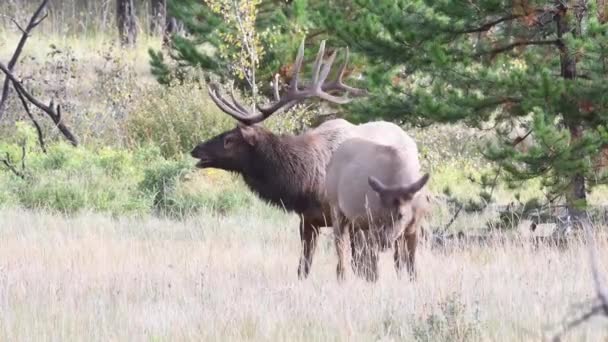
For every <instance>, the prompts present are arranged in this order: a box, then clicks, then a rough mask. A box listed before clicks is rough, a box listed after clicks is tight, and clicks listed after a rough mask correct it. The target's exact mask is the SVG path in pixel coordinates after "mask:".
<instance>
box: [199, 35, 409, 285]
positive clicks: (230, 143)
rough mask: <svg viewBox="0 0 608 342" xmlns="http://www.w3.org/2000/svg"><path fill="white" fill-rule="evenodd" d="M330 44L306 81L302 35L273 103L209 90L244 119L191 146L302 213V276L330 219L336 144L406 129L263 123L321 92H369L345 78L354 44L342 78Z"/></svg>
mask: <svg viewBox="0 0 608 342" xmlns="http://www.w3.org/2000/svg"><path fill="white" fill-rule="evenodd" d="M324 48H325V42H324V41H323V42H322V43H321V46H320V48H319V52H318V54H317V56H316V59H315V62H314V65H313V67H312V79H311V82H310V83H309V84H308V85H306V86H304V87H302V88H300V86H301V84H300V80H299V76H300V69H301V67H302V61H303V57H304V41H302V43H301V45H300V47H299V50H298V54H297V57H296V60H295V67H294V68H295V71H294V76H293V77H292V79H291V80H290V82H289V85H288V88H287V90H286V91H285V93H284V94H283V96H280V94H279V86H278V80H277V78H275V80H274V84H273V85H274V102H273V103H270V104H269V105H266V106H261V105H258V104H256V105H255V108H252V109H248V108H247V107H246V106H245V105H243V104H240V103H238V102H237V101H236V99H235V97H234V94H232V93H231V94H230V95H231V99H230V100H228V99H226V98H225V97H223V96H222V95H221V94H220V92H219V87H218V86H217V85H216V84H211V85H210V86H209V87H208V90H209V95H210V96H211V99H212V100H213V102H214V103H215V104H216V105H217V106H218V107H219V108H220V109H221V110H222V111H224V112H225V113H226V114H228V115H230V116H231V117H233V118H234V119H236V120H237V121H238V123H237V126H236V127H235V128H234V129H232V130H229V131H226V132H223V133H221V134H219V135H217V136H215V137H213V138H211V139H209V140H207V141H205V142H201V143H200V144H198V145H197V146H196V147H195V148H194V149H193V150H192V152H191V155H192V156H193V157H194V158H197V159H199V161H198V163H197V164H196V166H197V167H199V168H219V169H223V170H226V171H230V172H234V173H237V174H240V175H241V176H242V177H243V179H244V181H245V183H246V184H247V185H248V187H249V188H250V189H251V190H252V191H253V192H254V193H256V194H257V195H258V197H260V198H261V199H263V200H265V201H266V202H268V203H271V204H274V205H277V206H280V207H282V208H285V209H286V210H287V211H289V212H294V213H297V214H298V215H299V216H300V238H301V242H302V252H301V255H300V262H299V267H298V276H299V277H300V279H302V278H306V277H307V276H308V274H309V272H310V268H311V265H312V259H313V255H314V251H315V248H316V243H317V237H318V234H319V229H320V228H321V227H330V226H331V215H330V210H329V204H328V202H327V200H326V198H325V173H326V168H327V165H328V163H329V161H330V158H331V156H332V154H333V153H334V151H335V150H336V149H337V148H338V147H339V146H340V144H341V143H342V142H343V141H345V140H346V139H348V138H351V137H354V136H359V137H362V138H368V139H371V140H379V141H380V142H383V141H384V142H388V143H391V140H399V139H401V137H402V135H403V134H405V133H404V132H403V131H402V130H401V128H399V127H398V126H397V125H394V124H391V123H387V122H371V123H366V124H362V125H353V124H351V123H349V122H348V121H346V120H343V119H334V120H329V121H326V122H324V123H322V124H321V125H319V126H318V127H316V128H312V129H309V130H307V131H306V132H304V133H302V134H300V135H291V134H284V135H276V134H273V133H272V132H270V131H269V130H267V129H266V128H264V127H262V126H261V125H260V123H261V122H263V121H264V120H265V119H267V118H268V117H270V116H271V115H273V114H274V113H277V112H280V111H283V110H285V109H288V108H290V107H292V106H294V105H295V104H297V103H298V102H301V101H304V100H306V99H312V98H320V99H322V100H325V101H328V102H331V103H336V104H345V103H348V102H350V101H351V100H352V99H351V98H349V97H346V95H344V96H336V95H332V93H334V92H346V93H350V94H352V95H354V96H362V95H364V94H366V91H364V90H361V89H357V88H353V87H350V86H348V85H346V84H344V82H343V76H344V70H345V69H346V66H347V64H348V49H347V50H346V56H345V58H344V62H343V64H342V66H341V68H340V69H339V71H338V76H337V78H336V79H335V80H333V81H327V77H328V75H329V73H330V69H331V66H332V64H333V61H334V59H335V57H336V52H335V51H334V53H332V54H331V55H330V56H329V58H327V60H326V61H323V54H324Z"/></svg>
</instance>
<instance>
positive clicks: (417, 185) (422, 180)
mask: <svg viewBox="0 0 608 342" xmlns="http://www.w3.org/2000/svg"><path fill="white" fill-rule="evenodd" d="M430 177H431V176H430V175H429V174H428V173H425V174H424V175H423V176H422V177H420V179H419V180H417V181H416V182H414V184H412V185H410V186H409V189H410V192H411V193H412V194H415V193H417V192H418V191H420V189H422V187H424V186H425V185H426V183H427V182H428V181H429V178H430Z"/></svg>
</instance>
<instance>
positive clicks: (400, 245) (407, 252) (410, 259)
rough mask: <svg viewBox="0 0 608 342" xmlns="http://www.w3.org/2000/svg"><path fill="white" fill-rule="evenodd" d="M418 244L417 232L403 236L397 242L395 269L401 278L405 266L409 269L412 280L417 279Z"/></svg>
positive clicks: (394, 256) (394, 255)
mask: <svg viewBox="0 0 608 342" xmlns="http://www.w3.org/2000/svg"><path fill="white" fill-rule="evenodd" d="M417 244H418V234H417V233H416V232H414V233H410V234H403V235H401V236H400V237H399V238H398V239H397V240H396V241H395V246H394V247H395V252H394V254H393V258H394V260H395V269H396V271H397V275H398V276H401V272H402V269H403V266H404V265H405V266H406V268H407V272H408V274H409V278H410V280H415V279H416V265H415V264H416V245H417Z"/></svg>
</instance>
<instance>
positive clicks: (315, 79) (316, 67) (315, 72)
mask: <svg viewBox="0 0 608 342" xmlns="http://www.w3.org/2000/svg"><path fill="white" fill-rule="evenodd" d="M324 54H325V40H322V41H321V46H320V47H319V52H317V57H316V58H315V64H313V66H312V80H311V82H312V86H313V87H317V84H319V83H320V82H319V72H320V70H321V65H322V64H323V55H324Z"/></svg>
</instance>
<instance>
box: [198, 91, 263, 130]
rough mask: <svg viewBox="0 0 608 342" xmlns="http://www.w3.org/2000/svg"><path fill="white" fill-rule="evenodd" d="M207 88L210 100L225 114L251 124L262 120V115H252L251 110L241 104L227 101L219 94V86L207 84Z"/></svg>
mask: <svg viewBox="0 0 608 342" xmlns="http://www.w3.org/2000/svg"><path fill="white" fill-rule="evenodd" d="M207 90H208V93H209V96H210V97H211V100H213V102H214V103H215V104H216V105H217V106H218V107H219V108H220V109H221V110H222V111H223V112H224V113H226V114H228V115H230V116H232V117H233V118H235V119H236V120H238V121H240V122H242V123H244V124H246V125H251V124H254V123H257V122H260V121H262V120H264V117H263V116H262V115H252V114H251V112H249V111H247V110H246V109H245V108H244V107H243V106H241V105H240V104H237V102H236V101H234V102H233V103H230V102H228V101H227V100H226V99H224V98H223V97H221V95H219V87H218V86H217V85H216V84H211V85H210V86H207Z"/></svg>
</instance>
